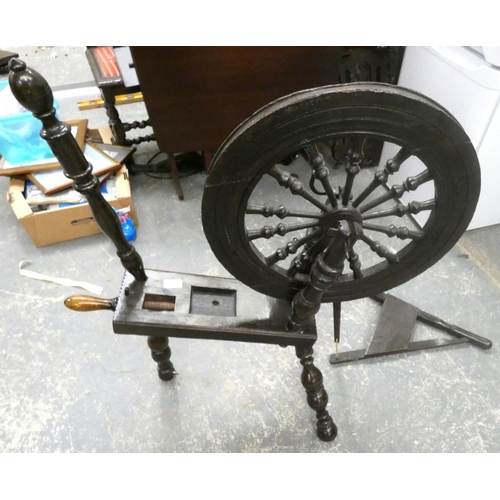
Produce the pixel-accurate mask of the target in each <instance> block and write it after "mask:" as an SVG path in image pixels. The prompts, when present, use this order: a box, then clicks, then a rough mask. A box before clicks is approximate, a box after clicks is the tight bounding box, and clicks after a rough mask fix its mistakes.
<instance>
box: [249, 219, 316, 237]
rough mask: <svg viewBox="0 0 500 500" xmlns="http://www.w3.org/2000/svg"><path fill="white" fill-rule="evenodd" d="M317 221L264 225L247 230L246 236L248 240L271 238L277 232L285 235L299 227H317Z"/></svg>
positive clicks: (297, 229) (298, 229)
mask: <svg viewBox="0 0 500 500" xmlns="http://www.w3.org/2000/svg"><path fill="white" fill-rule="evenodd" d="M317 226H318V222H317V221H314V222H304V223H303V224H290V225H288V226H286V225H285V224H283V223H281V224H278V225H277V226H275V227H272V226H264V227H261V228H260V229H251V230H247V237H248V239H249V240H257V239H259V238H267V239H269V238H272V237H273V236H276V235H277V234H278V235H280V236H285V234H287V233H290V232H292V231H300V230H301V229H308V228H310V227H317Z"/></svg>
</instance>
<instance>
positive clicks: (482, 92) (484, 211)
mask: <svg viewBox="0 0 500 500" xmlns="http://www.w3.org/2000/svg"><path fill="white" fill-rule="evenodd" d="M398 85H399V86H401V87H407V88H409V89H413V90H416V91H418V92H420V93H422V94H424V95H426V96H428V97H430V98H431V99H433V100H435V101H437V102H438V103H440V104H441V105H442V106H444V107H445V108H446V109H447V110H448V111H449V112H450V113H451V114H453V115H454V116H455V118H456V119H457V120H458V121H459V122H460V124H461V125H462V127H463V128H464V129H465V131H466V133H467V134H468V136H469V137H470V139H471V142H472V144H473V145H474V147H475V149H476V152H477V154H478V158H479V163H480V166H481V196H480V198H479V203H478V206H477V209H476V213H475V214H474V218H473V219H472V222H471V223H470V225H469V227H468V229H476V228H479V227H485V226H490V225H492V224H500V47H407V48H406V50H405V55H404V58H403V65H402V67H401V73H400V77H399V81H398ZM395 151H396V149H395V147H394V146H392V145H386V146H384V149H383V151H382V158H381V165H384V164H385V162H386V161H387V160H388V159H389V158H391V156H393V155H394V152H395ZM409 161H410V163H411V162H412V161H414V163H415V164H414V165H412V164H410V165H407V164H406V162H405V164H404V165H405V169H404V177H401V176H400V177H399V178H398V177H397V176H394V177H395V178H394V184H398V183H400V182H401V181H402V180H404V179H405V178H406V177H407V176H408V175H415V174H416V173H418V172H420V171H421V170H422V167H421V166H420V167H419V166H418V165H417V163H420V161H419V160H416V159H415V160H413V159H410V160H409ZM420 165H421V163H420ZM412 169H413V170H414V171H413V172H412ZM402 170H403V169H402ZM425 186H427V185H426V184H424V185H423V186H422V187H421V188H420V189H419V191H422V190H423V188H424V187H425ZM430 189H431V192H428V193H426V192H425V190H423V193H422V194H421V195H419V197H420V196H421V197H422V199H429V198H432V197H433V188H432V186H430Z"/></svg>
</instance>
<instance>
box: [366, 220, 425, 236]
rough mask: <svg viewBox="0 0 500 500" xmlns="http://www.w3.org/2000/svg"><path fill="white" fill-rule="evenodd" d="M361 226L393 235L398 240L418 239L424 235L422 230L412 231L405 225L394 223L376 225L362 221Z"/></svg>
mask: <svg viewBox="0 0 500 500" xmlns="http://www.w3.org/2000/svg"><path fill="white" fill-rule="evenodd" d="M362 226H363V229H368V230H370V231H376V232H378V233H384V234H386V235H387V236H389V238H394V236H396V237H397V238H399V239H400V240H406V239H408V238H410V239H412V240H419V239H420V238H422V236H423V235H424V233H423V231H412V230H410V229H408V228H407V227H406V226H402V227H396V226H395V225H394V224H391V225H390V226H378V225H376V224H366V223H364V224H362Z"/></svg>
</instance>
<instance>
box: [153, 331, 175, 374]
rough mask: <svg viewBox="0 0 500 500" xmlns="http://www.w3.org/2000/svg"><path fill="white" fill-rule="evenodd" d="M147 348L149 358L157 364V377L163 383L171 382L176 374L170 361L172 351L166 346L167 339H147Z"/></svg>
mask: <svg viewBox="0 0 500 500" xmlns="http://www.w3.org/2000/svg"><path fill="white" fill-rule="evenodd" d="M148 346H149V348H150V349H151V357H152V358H153V360H154V361H156V362H157V363H158V376H159V377H160V378H161V379H162V380H164V381H168V380H172V379H173V378H174V377H175V375H177V374H176V372H175V369H174V365H173V364H172V362H171V361H170V356H171V355H172V351H171V350H170V347H169V346H168V337H148Z"/></svg>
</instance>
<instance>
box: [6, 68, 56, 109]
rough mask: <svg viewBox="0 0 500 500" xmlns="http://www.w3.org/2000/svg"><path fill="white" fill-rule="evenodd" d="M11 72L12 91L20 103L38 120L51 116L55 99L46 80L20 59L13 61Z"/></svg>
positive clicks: (10, 83)
mask: <svg viewBox="0 0 500 500" xmlns="http://www.w3.org/2000/svg"><path fill="white" fill-rule="evenodd" d="M9 70H10V73H9V85H10V89H11V91H12V94H13V95H14V97H15V98H16V99H17V100H18V101H19V103H20V104H21V105H22V106H24V107H25V108H26V109H27V110H28V111H31V112H32V113H33V114H34V115H35V116H36V117H37V118H42V117H44V116H46V115H51V114H52V113H53V112H54V110H53V106H54V97H53V96H52V90H51V88H50V87H49V84H48V83H47V81H46V80H45V78H44V77H43V76H42V75H40V73H38V72H37V71H35V70H33V69H31V68H27V67H26V63H25V62H24V61H21V60H20V59H15V58H14V59H11V60H10V61H9Z"/></svg>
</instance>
